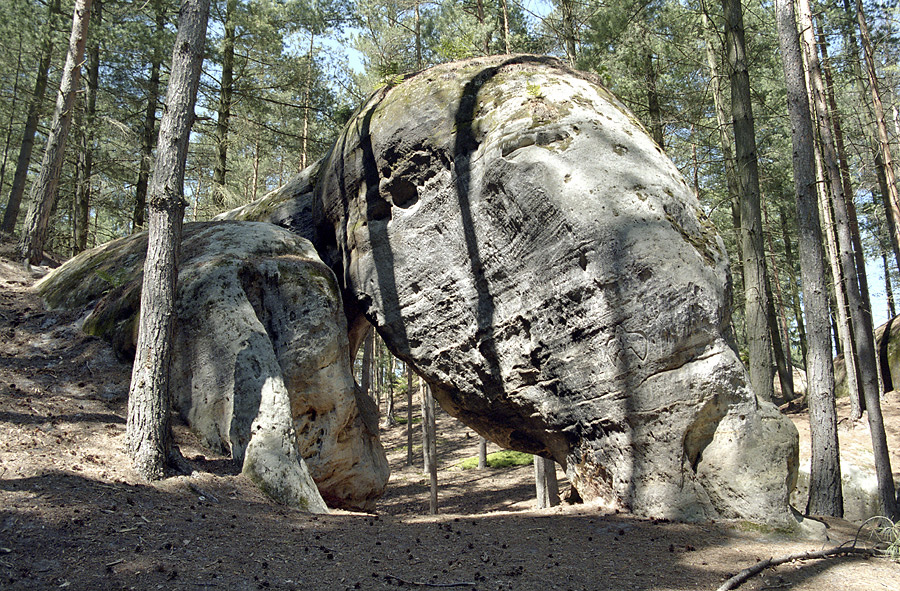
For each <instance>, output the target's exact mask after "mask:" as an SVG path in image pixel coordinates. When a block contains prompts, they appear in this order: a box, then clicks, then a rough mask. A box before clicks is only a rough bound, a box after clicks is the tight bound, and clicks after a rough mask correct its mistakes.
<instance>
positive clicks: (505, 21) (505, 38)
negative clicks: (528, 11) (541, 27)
mask: <svg viewBox="0 0 900 591" xmlns="http://www.w3.org/2000/svg"><path fill="white" fill-rule="evenodd" d="M506 1H507V0H501V4H502V5H503V47H504V49H505V50H506V54H507V55H509V54H510V50H509V6H508V5H507V3H506ZM416 6H418V5H416Z"/></svg>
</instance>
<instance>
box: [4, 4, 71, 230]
mask: <svg viewBox="0 0 900 591" xmlns="http://www.w3.org/2000/svg"><path fill="white" fill-rule="evenodd" d="M59 5H60V0H53V1H52V2H51V3H50V7H49V14H48V16H47V28H46V29H45V31H44V40H43V46H42V49H41V61H40V65H38V71H37V78H36V79H35V81H34V94H33V95H32V96H31V102H30V103H29V104H28V116H27V117H26V118H25V130H24V131H23V132H22V146H21V147H20V148H19V158H18V160H17V162H16V173H15V175H14V176H13V184H12V188H11V189H10V190H9V201H8V202H7V203H6V211H5V212H4V213H3V225H2V226H0V231H2V232H6V233H8V234H12V233H13V232H15V230H16V220H18V219H19V210H20V208H21V206H22V196H23V195H24V194H25V183H26V181H27V180H28V167H29V165H30V164H31V152H32V151H33V150H34V134H35V133H36V132H37V128H38V120H39V119H40V116H41V105H42V104H43V102H44V93H45V92H46V91H47V72H49V70H50V58H51V57H52V55H53V27H52V26H51V25H52V23H53V15H55V14H56V13H58V12H59Z"/></svg>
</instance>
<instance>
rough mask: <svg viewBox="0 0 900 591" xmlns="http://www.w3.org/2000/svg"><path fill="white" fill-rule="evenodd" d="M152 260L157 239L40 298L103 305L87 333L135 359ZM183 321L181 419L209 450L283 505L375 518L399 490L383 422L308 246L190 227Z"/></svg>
mask: <svg viewBox="0 0 900 591" xmlns="http://www.w3.org/2000/svg"><path fill="white" fill-rule="evenodd" d="M146 248H147V237H146V234H139V235H135V236H132V237H129V238H125V239H123V240H119V241H115V242H112V243H109V244H106V245H104V246H101V247H98V248H97V249H94V250H92V251H89V252H87V253H84V254H82V255H80V256H78V257H76V258H75V259H72V260H71V261H70V262H68V263H66V265H64V266H63V267H61V268H60V269H58V270H57V271H55V272H53V273H52V274H51V275H49V276H48V277H47V278H45V279H44V280H43V281H42V282H41V283H40V284H39V286H38V289H39V290H40V292H41V294H42V295H43V297H44V298H45V300H46V301H47V302H48V304H49V305H51V306H54V307H58V306H64V307H69V308H78V307H87V306H89V305H90V304H91V303H92V302H95V301H97V302H98V303H97V305H96V307H95V308H94V310H93V312H92V313H91V314H90V315H89V316H88V317H87V319H86V320H85V323H84V328H85V330H86V331H88V332H90V333H92V334H97V335H100V336H104V337H106V338H108V339H110V340H111V341H112V342H113V343H114V344H115V345H116V348H117V350H118V351H119V353H120V354H121V355H122V356H125V357H127V356H129V355H131V356H133V354H134V343H135V341H136V335H135V330H136V326H137V325H136V313H137V310H138V307H139V298H140V281H141V275H142V267H143V259H144V256H145V254H146ZM177 317H178V320H177V322H176V339H175V351H174V358H173V367H172V370H171V376H172V379H173V389H174V397H175V406H176V408H177V409H178V410H179V411H180V412H181V414H182V415H183V416H184V418H185V419H186V420H187V421H188V423H189V424H190V426H191V427H192V429H193V430H194V431H195V432H196V433H197V434H198V435H199V437H200V438H201V440H202V441H203V442H204V443H205V444H206V445H208V446H209V447H210V448H212V449H214V450H216V451H220V452H224V453H230V454H231V455H232V457H233V458H234V460H235V461H236V462H237V463H238V464H239V465H242V466H243V470H244V472H245V473H246V474H248V475H249V476H250V477H251V478H252V479H253V480H254V481H256V482H257V483H258V484H259V485H260V486H261V487H262V488H263V489H264V490H266V491H267V492H268V493H269V494H270V495H271V496H273V497H274V498H276V499H278V500H280V501H282V502H286V503H290V504H292V505H296V506H301V507H306V508H307V509H309V510H312V511H324V510H325V504H324V502H323V499H324V501H327V503H328V504H329V505H331V506H336V507H343V508H352V509H365V510H370V509H372V508H374V502H375V500H376V499H377V498H378V497H379V496H380V495H381V494H382V492H383V491H384V488H385V485H386V483H387V479H388V465H387V460H386V458H385V456H384V451H383V449H382V448H381V445H380V443H379V441H378V438H377V432H378V430H377V418H376V416H375V409H374V408H372V406H371V402H370V401H369V400H368V399H365V398H363V397H360V399H357V396H356V393H355V388H354V383H353V378H352V375H351V374H350V361H349V353H348V343H347V328H346V320H345V317H344V314H343V309H342V304H341V299H340V293H339V291H338V287H337V284H336V283H335V278H334V275H333V273H332V272H331V270H330V269H328V267H326V266H325V265H324V264H322V262H321V261H320V260H319V258H318V256H317V255H316V253H315V251H314V250H313V248H312V246H311V245H310V243H309V242H308V241H306V240H304V239H302V238H299V237H297V236H295V235H293V234H291V233H290V232H287V231H285V230H283V229H281V228H278V227H276V226H273V225H271V224H262V223H251V222H221V223H205V224H187V225H186V226H185V231H184V239H183V245H182V266H181V269H180V276H179V287H178V299H177ZM310 475H311V476H312V480H315V484H313V482H312V480H311V479H310ZM317 488H318V491H317ZM320 495H321V496H320Z"/></svg>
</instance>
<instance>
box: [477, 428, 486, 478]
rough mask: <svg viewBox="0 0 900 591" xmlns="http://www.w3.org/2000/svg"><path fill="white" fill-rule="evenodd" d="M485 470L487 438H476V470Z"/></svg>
mask: <svg viewBox="0 0 900 591" xmlns="http://www.w3.org/2000/svg"><path fill="white" fill-rule="evenodd" d="M485 468H487V438H485V437H482V436H481V435H479V436H478V469H479V470H484V469H485Z"/></svg>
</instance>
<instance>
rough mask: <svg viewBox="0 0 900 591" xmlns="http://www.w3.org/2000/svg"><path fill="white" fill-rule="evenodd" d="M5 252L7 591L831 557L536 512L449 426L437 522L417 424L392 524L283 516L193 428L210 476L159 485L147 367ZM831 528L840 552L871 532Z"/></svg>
mask: <svg viewBox="0 0 900 591" xmlns="http://www.w3.org/2000/svg"><path fill="white" fill-rule="evenodd" d="M6 250H7V251H8V248H7V249H6ZM2 255H3V252H2V251H0V589H10V590H12V589H29V590H31V589H63V588H69V589H136V590H155V589H227V590H243V589H322V590H326V589H327V590H343V589H386V588H393V587H396V586H404V587H406V588H413V587H418V588H433V587H435V586H447V585H450V584H455V585H457V586H455V587H452V588H454V589H464V590H472V589H477V590H479V591H485V590H504V589H510V590H512V589H515V590H517V591H546V590H552V589H560V590H569V589H573V590H582V589H586V590H596V589H614V590H618V589H622V590H625V589H628V590H647V591H649V590H654V591H657V590H658V591H663V590H676V589H678V590H695V589H715V588H716V587H718V585H719V584H721V582H722V581H723V580H724V579H725V578H726V577H727V576H730V575H731V574H734V573H735V572H737V571H739V570H740V569H742V568H744V567H746V566H749V565H751V564H753V563H755V562H756V561H757V560H761V559H765V558H768V557H770V556H777V555H781V554H786V553H791V552H797V551H802V550H815V549H819V548H821V547H823V545H824V544H826V543H825V542H821V541H819V542H809V541H796V540H794V541H792V540H785V539H778V538H774V537H772V536H771V535H767V534H765V533H763V532H760V531H758V529H756V528H753V527H749V526H746V525H745V526H741V525H740V524H704V525H686V524H677V523H668V522H654V521H648V520H641V519H636V518H634V517H631V516H628V515H617V514H610V513H608V512H605V511H604V510H603V509H602V508H599V507H595V506H587V505H566V506H562V507H556V508H553V509H551V510H545V511H536V510H533V509H532V507H533V501H532V499H531V496H532V493H533V483H532V472H531V467H530V466H525V467H521V468H515V469H503V470H493V469H488V470H485V471H478V470H458V469H451V467H452V466H453V465H455V464H457V463H458V462H459V460H461V459H462V458H465V457H468V456H473V455H475V453H476V450H477V443H478V439H477V438H476V437H475V436H474V434H472V433H471V432H470V431H468V430H467V429H465V428H463V427H462V426H460V425H459V424H458V423H456V421H455V420H453V419H451V418H450V417H448V416H447V415H445V414H443V413H440V414H439V419H440V420H439V432H440V442H439V446H440V449H439V451H440V454H441V472H440V481H441V489H440V500H439V504H440V507H441V511H442V514H441V515H439V516H435V517H430V516H425V515H423V513H424V512H425V507H426V506H427V496H426V492H427V488H426V482H425V479H424V477H423V476H422V475H421V469H420V467H419V466H415V467H407V466H405V465H404V464H405V459H406V451H405V448H404V447H403V446H405V443H406V440H405V431H404V429H405V427H402V426H399V427H394V428H392V429H390V430H387V431H383V433H382V435H383V440H384V443H385V448H386V449H388V450H389V457H390V460H391V465H392V469H393V476H392V480H391V485H390V487H389V490H388V492H387V494H386V495H385V497H384V499H383V501H382V502H381V505H380V509H379V514H377V515H362V514H352V513H342V512H338V513H336V514H333V515H328V516H310V515H307V514H303V513H300V512H297V511H294V510H291V509H287V508H284V507H281V506H278V505H274V504H272V503H271V502H269V501H268V500H267V499H266V498H264V497H263V496H262V495H261V494H260V493H259V492H258V491H257V490H256V489H255V488H254V487H253V486H252V485H250V484H249V483H248V482H247V481H246V480H245V479H244V478H243V477H241V476H240V475H238V474H235V471H234V469H233V468H232V467H231V466H230V463H229V462H228V461H227V459H225V458H221V457H216V456H213V455H211V454H209V453H208V452H206V451H204V450H202V449H200V448H199V447H198V446H197V444H196V442H195V441H194V440H193V439H192V437H191V436H190V434H189V433H188V432H187V431H186V430H185V429H184V428H183V427H179V428H178V429H177V436H178V439H179V443H180V445H181V446H182V449H183V450H184V452H185V455H186V456H187V457H188V458H189V459H190V460H191V461H192V463H193V465H194V466H195V468H196V471H195V473H194V475H193V476H191V477H181V478H174V479H169V480H166V481H164V482H161V483H156V484H152V485H151V484H147V483H144V482H142V481H141V480H140V479H139V478H138V477H137V476H136V475H135V474H134V472H133V471H132V470H131V469H130V467H129V463H128V461H127V458H126V457H125V456H124V454H123V453H122V450H123V445H124V430H125V402H126V396H127V391H128V380H129V377H130V376H129V368H128V366H126V365H123V364H121V363H119V362H118V361H117V360H116V359H115V358H114V357H113V356H112V354H111V353H110V352H109V349H108V348H107V347H106V346H105V345H104V343H102V342H101V341H99V340H97V339H93V338H91V337H87V336H84V335H82V334H81V333H79V331H78V330H77V329H76V327H75V323H76V321H77V320H78V319H77V318H74V317H72V316H71V315H65V314H59V313H56V312H48V311H45V310H44V309H43V308H42V306H41V304H40V302H39V301H38V300H37V298H36V297H35V296H34V295H33V294H31V293H30V292H28V291H27V287H28V286H29V285H30V284H31V281H32V279H31V278H30V277H27V276H25V275H24V273H22V271H21V270H20V269H19V268H18V267H17V266H16V265H13V264H12V263H10V261H9V260H8V259H7V258H3V257H2ZM891 404H892V410H891V412H892V413H893V414H891V415H890V417H891V418H890V419H889V420H890V421H892V422H891V425H893V428H896V427H897V413H896V411H897V408H896V407H897V406H900V405H898V404H897V401H896V399H894V401H893V402H892V403H891ZM402 413H403V406H402V405H400V406H399V407H398V415H402ZM794 418H796V419H797V420H798V421H801V422H802V420H803V417H802V415H798V416H796V417H794ZM860 431H861V429H860V428H858V427H852V428H850V429H848V430H847V432H848V433H850V434H851V436H855V435H858V433H859V432H860ZM895 432H896V431H895ZM895 445H896V444H895ZM493 449H496V448H493ZM895 449H896V447H895ZM416 461H417V462H420V461H421V460H420V456H419V454H417V460H416ZM562 488H563V489H565V488H566V485H565V484H564V483H562ZM830 525H831V527H830V529H829V536H830V537H831V539H832V541H831V542H827V543H830V544H833V543H836V542H837V543H839V542H843V541H846V540H849V539H851V538H852V537H853V535H854V533H855V527H853V526H851V525H850V524H847V523H846V522H839V521H832V522H830ZM772 588H790V589H798V590H799V589H806V590H813V589H815V590H817V591H838V590H842V591H843V590H859V591H863V590H866V591H869V590H878V589H889V590H897V589H900V565H897V564H894V563H891V562H889V561H887V560H884V559H869V560H864V559H858V558H847V559H835V560H829V561H819V562H802V563H793V564H790V565H785V566H783V567H780V568H778V569H774V570H769V571H766V572H765V573H764V574H763V575H762V576H761V577H758V578H757V579H754V580H753V581H751V582H750V583H748V584H747V585H745V586H744V587H742V589H755V590H761V589H772Z"/></svg>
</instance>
